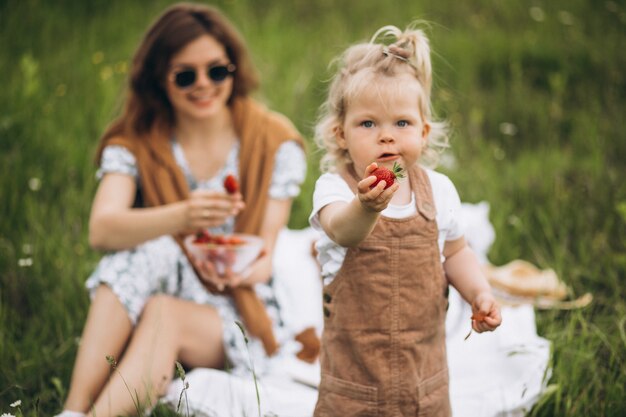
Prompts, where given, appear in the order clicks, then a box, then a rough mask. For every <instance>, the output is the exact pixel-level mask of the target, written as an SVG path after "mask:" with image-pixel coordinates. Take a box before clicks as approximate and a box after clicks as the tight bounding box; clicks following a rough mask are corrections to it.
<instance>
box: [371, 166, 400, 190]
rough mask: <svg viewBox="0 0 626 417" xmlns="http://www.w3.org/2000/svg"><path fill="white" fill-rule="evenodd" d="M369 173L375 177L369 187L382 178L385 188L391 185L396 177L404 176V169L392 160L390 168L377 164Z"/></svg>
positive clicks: (374, 185)
mask: <svg viewBox="0 0 626 417" xmlns="http://www.w3.org/2000/svg"><path fill="white" fill-rule="evenodd" d="M371 175H373V176H375V177H376V181H374V183H373V184H372V185H370V188H374V187H376V186H377V185H378V183H379V182H381V181H383V180H384V181H385V190H386V189H387V188H389V187H391V186H392V185H393V183H394V182H395V181H396V178H404V170H403V169H402V167H401V166H400V165H398V163H397V162H394V163H393V168H391V170H389V169H388V168H385V167H384V166H379V167H378V168H376V169H375V170H374V171H373V172H372V173H371Z"/></svg>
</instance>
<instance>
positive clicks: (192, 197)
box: [61, 4, 305, 417]
mask: <svg viewBox="0 0 626 417" xmlns="http://www.w3.org/2000/svg"><path fill="white" fill-rule="evenodd" d="M257 85H258V80H257V76H256V73H255V71H254V69H253V67H252V64H251V61H250V58H249V56H248V53H247V51H246V47H245V45H244V43H243V41H242V39H241V37H240V36H239V34H238V33H237V31H236V30H235V29H234V27H233V26H232V24H231V23H229V22H228V21H227V20H226V19H225V18H224V16H222V15H221V13H219V12H218V11H217V10H216V9H214V8H210V7H205V6H200V5H192V4H179V5H174V6H173V7H171V8H169V9H168V10H166V11H165V13H164V14H163V15H162V16H161V17H159V18H158V19H157V21H156V22H155V23H154V24H153V25H152V27H151V28H150V29H149V30H148V32H147V33H146V35H145V37H144V39H143V41H142V42H141V44H140V45H139V48H138V50H137V52H136V54H135V56H134V60H133V63H132V71H131V75H130V86H129V91H128V96H127V101H126V106H125V108H124V110H123V113H122V115H121V117H120V118H119V119H118V120H117V121H115V122H114V123H113V124H112V125H111V126H110V127H109V128H108V129H107V130H106V132H105V133H104V135H103V138H102V140H101V143H100V147H99V150H98V161H99V163H100V169H99V171H98V175H99V177H100V183H99V186H98V189H97V192H96V195H95V198H94V201H93V207H92V211H91V217H90V221H89V226H90V231H89V239H90V244H91V245H92V246H93V247H95V248H99V249H103V250H107V251H112V253H110V254H108V255H107V256H105V257H104V258H103V259H102V261H101V262H100V263H99V265H98V267H97V269H96V271H95V272H94V273H93V274H92V276H91V277H90V278H89V280H88V282H87V287H88V288H89V289H90V292H91V296H92V304H91V306H90V309H89V314H88V317H87V321H86V324H85V328H84V331H83V336H82V341H81V344H80V347H79V349H78V354H77V358H76V363H75V367H74V371H73V374H72V381H71V386H70V390H69V394H68V398H67V401H66V403H65V411H64V412H63V413H62V414H61V415H66V416H72V415H77V416H80V415H84V414H83V413H89V414H88V415H97V416H98V417H103V416H112V415H119V414H125V415H126V414H136V413H138V412H140V411H141V410H142V409H144V408H145V406H146V405H147V406H150V404H153V402H154V400H155V399H156V398H158V397H159V396H161V395H162V394H163V393H164V392H165V390H166V388H167V385H168V384H169V381H170V380H171V379H172V377H173V373H174V371H173V370H174V363H175V361H180V362H181V363H182V364H183V365H185V366H188V367H208V368H222V367H224V366H225V365H226V364H228V366H230V367H233V368H234V369H235V370H236V369H237V368H238V367H239V366H240V365H243V364H245V363H248V360H249V359H248V353H247V352H248V350H249V352H250V355H252V360H253V361H254V362H255V366H256V367H257V369H258V368H259V367H262V363H263V361H264V360H265V359H266V358H267V357H269V356H271V355H272V354H274V353H275V352H276V351H277V349H278V346H279V344H280V342H281V340H283V338H284V335H282V334H281V332H280V331H279V330H280V317H279V311H278V307H277V304H276V303H275V302H272V291H271V285H268V283H270V282H271V280H270V277H271V260H272V250H273V246H274V243H275V240H276V236H277V233H278V231H279V230H280V229H281V228H283V227H284V226H285V225H286V223H287V220H288V218H289V213H290V209H291V201H292V199H293V197H295V196H296V195H297V194H298V193H299V191H300V184H301V182H302V181H303V177H304V175H305V174H304V173H305V156H304V152H303V142H302V139H301V138H300V135H299V134H298V132H297V131H296V129H295V128H294V127H293V126H292V125H291V123H290V122H289V121H288V120H287V119H286V118H284V117H283V116H281V115H278V114H276V113H272V112H270V111H268V110H266V109H264V108H263V107H262V106H260V105H259V104H258V103H256V102H255V101H253V100H252V99H250V98H249V97H248V95H249V94H250V92H251V91H253V90H254V89H255V88H256V87H257ZM230 174H234V175H235V176H236V177H237V180H238V182H239V184H240V191H239V192H236V193H234V194H228V193H226V192H225V190H224V188H223V185H222V184H223V181H224V179H225V177H227V176H228V175H230ZM203 228H210V231H211V232H212V233H231V232H234V231H236V232H243V233H252V234H256V235H259V236H260V237H262V238H263V239H264V241H265V251H264V255H263V256H261V257H260V258H259V259H257V260H256V261H255V262H254V263H253V265H252V266H251V268H249V269H248V270H247V271H248V272H247V273H246V274H245V276H242V275H234V274H229V275H227V276H220V275H218V274H217V273H216V271H215V269H214V268H213V266H212V265H211V264H209V263H207V262H200V261H195V260H194V261H193V265H192V263H191V262H190V261H189V259H188V258H187V256H186V255H185V251H184V249H183V246H182V245H181V244H180V242H182V238H183V237H184V236H185V235H186V234H190V233H195V232H196V231H198V230H200V229H203ZM194 269H195V271H194ZM196 272H197V273H196ZM252 286H255V288H256V290H255V289H253V288H252ZM223 288H225V291H224V293H221V291H220V290H221V289H223ZM257 294H262V295H263V297H262V298H263V300H260V299H259V297H258V296H257ZM262 301H265V304H266V305H267V306H268V308H267V309H266V308H265V307H264V304H263V303H262ZM268 301H270V302H269V303H268ZM236 321H242V322H243V323H244V325H245V327H246V328H247V331H248V333H249V334H250V335H252V336H253V337H252V338H251V339H250V342H249V345H247V346H246V344H245V341H244V337H243V336H242V334H241V333H240V330H239V329H238V327H237V326H236V324H235V322H236ZM105 358H107V359H108V360H107V359H105ZM111 367H113V368H114V371H113V372H111Z"/></svg>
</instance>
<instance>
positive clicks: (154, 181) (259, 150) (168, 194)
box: [97, 98, 319, 360]
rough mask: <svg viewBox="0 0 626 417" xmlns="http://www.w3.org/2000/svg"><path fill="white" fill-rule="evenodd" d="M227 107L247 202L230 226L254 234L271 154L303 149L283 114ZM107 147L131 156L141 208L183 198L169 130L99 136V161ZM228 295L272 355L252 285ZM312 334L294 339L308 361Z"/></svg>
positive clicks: (250, 106) (241, 101)
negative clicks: (288, 147) (286, 147)
mask: <svg viewBox="0 0 626 417" xmlns="http://www.w3.org/2000/svg"><path fill="white" fill-rule="evenodd" d="M231 110H232V117H233V124H234V127H235V131H236V133H237V135H238V137H239V141H240V151H239V152H240V153H239V179H240V188H241V193H242V195H243V199H244V201H245V202H246V208H245V209H244V210H243V211H242V212H241V213H240V214H239V215H238V216H237V219H236V221H235V230H236V231H237V232H239V233H251V234H258V233H259V232H260V230H261V225H262V221H263V218H264V215H265V209H266V207H267V201H268V191H269V186H270V181H271V177H272V172H273V168H274V157H275V153H276V151H277V149H278V148H279V146H280V145H281V144H282V143H283V142H285V141H287V140H296V141H297V142H298V143H299V144H300V145H301V146H303V147H304V141H303V140H302V137H301V136H300V134H299V133H298V131H297V130H296V128H295V127H294V126H293V125H292V124H291V122H290V121H289V120H288V119H287V118H286V117H284V116H282V115H280V114H278V113H274V112H271V111H269V110H268V109H266V108H265V107H263V106H262V105H260V104H259V103H257V102H255V101H254V100H252V99H250V98H237V99H235V100H234V101H233V103H232V105H231ZM108 145H121V146H124V147H125V148H127V149H128V150H129V151H130V152H132V153H133V155H134V156H135V158H136V160H137V166H138V169H139V178H140V181H141V197H142V201H143V205H144V206H148V207H150V206H159V205H163V204H169V203H173V202H176V201H180V200H183V199H186V198H188V196H189V188H188V184H187V181H186V180H185V177H184V175H183V173H182V171H181V170H180V168H179V166H178V165H177V164H176V161H175V159H174V155H173V154H172V149H171V145H170V132H166V131H163V130H158V129H153V132H152V133H151V134H150V135H145V136H141V137H137V136H122V135H120V136H113V137H109V138H104V139H103V140H102V141H101V142H100V146H99V148H98V152H97V160H98V161H99V160H100V156H101V154H102V150H103V149H104V147H105V146H108ZM174 237H175V238H176V240H177V241H178V243H179V244H180V245H181V248H183V251H185V248H184V246H183V245H182V238H183V236H174ZM185 253H186V251H185ZM205 286H206V287H207V288H208V289H209V290H210V291H215V288H214V287H212V286H211V285H210V284H205ZM230 294H231V295H232V297H233V298H234V300H235V304H236V306H237V309H238V311H239V314H240V316H241V318H242V321H243V323H244V325H245V327H246V328H247V330H248V332H249V333H250V334H251V335H253V336H256V337H258V338H259V339H261V341H262V342H263V345H264V348H265V351H266V352H267V354H268V355H271V354H273V353H274V352H275V351H276V350H277V348H278V344H277V342H276V339H275V337H274V335H273V332H272V325H271V321H270V319H269V317H268V315H267V312H266V310H265V306H264V305H263V303H262V302H261V300H259V299H258V297H257V295H256V293H255V291H254V289H253V288H252V287H248V286H238V287H236V288H233V289H232V290H231V291H230ZM313 335H314V333H313V334H312V330H311V329H307V330H306V331H305V332H303V333H302V334H300V335H298V337H297V340H301V339H303V338H304V339H306V342H303V345H304V348H303V352H304V351H307V352H308V353H307V354H304V356H308V357H309V358H308V359H314V357H316V356H317V350H318V348H319V342H318V341H317V339H316V338H315V337H312V336H313ZM301 356H302V352H301ZM311 357H313V358H311ZM302 359H304V360H307V358H302Z"/></svg>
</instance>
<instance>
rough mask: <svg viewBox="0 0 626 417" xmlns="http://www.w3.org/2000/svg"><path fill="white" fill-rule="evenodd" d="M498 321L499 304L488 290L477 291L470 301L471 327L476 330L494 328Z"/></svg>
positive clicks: (484, 330) (483, 330)
mask: <svg viewBox="0 0 626 417" xmlns="http://www.w3.org/2000/svg"><path fill="white" fill-rule="evenodd" d="M500 323H502V317H501V316H500V306H499V305H498V303H497V302H496V300H495V298H494V297H493V294H491V292H490V291H484V292H481V293H479V294H478V295H477V296H476V297H475V298H474V301H473V302H472V328H473V329H474V330H475V331H476V332H478V333H482V332H487V331H489V332H490V331H493V330H495V329H496V328H497V327H498V326H499V325H500Z"/></svg>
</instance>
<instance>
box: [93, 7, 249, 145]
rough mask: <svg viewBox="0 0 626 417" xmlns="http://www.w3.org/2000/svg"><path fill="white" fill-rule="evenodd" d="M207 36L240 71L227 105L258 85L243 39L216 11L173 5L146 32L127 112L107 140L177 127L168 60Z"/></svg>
mask: <svg viewBox="0 0 626 417" xmlns="http://www.w3.org/2000/svg"><path fill="white" fill-rule="evenodd" d="M203 35H210V36H212V37H213V38H215V39H216V40H217V41H218V42H219V43H221V44H222V45H223V46H224V49H225V50H226V54H227V55H228V58H229V59H230V61H231V62H232V63H233V64H235V65H236V67H237V70H236V71H235V73H234V78H233V91H232V94H231V96H230V98H229V100H228V103H229V104H230V103H232V101H233V99H234V98H235V97H244V96H247V95H248V94H250V93H251V91H253V90H254V89H256V88H257V87H258V85H259V78H258V75H257V72H256V69H255V68H254V66H253V64H252V60H251V58H250V55H249V52H248V50H247V47H246V44H245V42H244V40H243V37H242V36H241V35H240V34H239V32H238V31H237V29H236V28H235V27H234V26H233V24H232V23H231V22H230V21H229V20H228V19H227V18H226V17H225V16H224V15H223V14H222V13H221V12H220V11H219V10H218V9H216V8H214V7H210V6H205V5H199V4H192V3H179V4H176V5H173V6H171V7H170V8H168V9H167V10H165V12H164V13H163V14H162V15H161V16H159V17H158V18H157V20H156V21H155V22H154V23H153V24H152V25H151V26H150V27H149V28H148V31H147V32H146V34H145V35H144V37H143V40H142V41H141V43H140V44H139V47H138V48H137V51H136V52H135V55H134V57H133V61H132V65H131V70H130V77H129V85H128V92H127V97H126V102H125V105H124V109H123V111H122V114H121V115H120V117H119V118H118V119H117V120H115V121H114V122H113V123H112V124H111V125H110V126H109V127H108V128H107V129H106V131H105V132H104V134H103V139H106V138H109V137H112V136H116V135H120V134H123V135H134V136H144V135H146V134H148V133H149V132H150V131H151V130H152V129H153V128H155V127H156V128H159V129H165V130H171V129H172V128H173V126H174V120H175V119H174V110H173V108H172V105H171V103H170V101H169V99H168V97H167V93H166V89H165V83H166V76H167V71H168V67H169V64H170V60H171V59H172V57H173V56H174V55H175V54H176V53H178V52H179V51H180V50H182V49H183V48H184V47H185V46H187V45H188V44H189V43H190V42H192V41H194V40H196V39H197V38H199V37H200V36H203Z"/></svg>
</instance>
